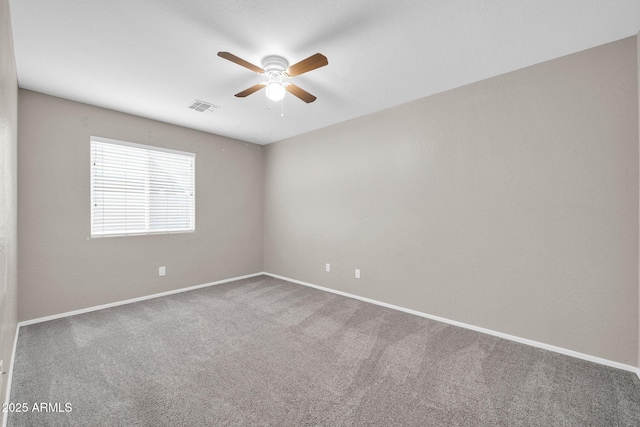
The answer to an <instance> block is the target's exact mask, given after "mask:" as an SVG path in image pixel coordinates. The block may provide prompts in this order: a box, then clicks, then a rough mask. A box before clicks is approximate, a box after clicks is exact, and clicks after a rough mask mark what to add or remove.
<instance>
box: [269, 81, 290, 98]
mask: <svg viewBox="0 0 640 427" xmlns="http://www.w3.org/2000/svg"><path fill="white" fill-rule="evenodd" d="M266 92H267V98H269V99H270V100H272V101H274V102H277V101H281V100H282V99H283V98H284V95H285V93H286V90H285V88H284V86H283V85H282V83H280V82H277V81H272V82H269V84H268V85H267V90H266Z"/></svg>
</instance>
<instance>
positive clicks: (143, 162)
mask: <svg viewBox="0 0 640 427" xmlns="http://www.w3.org/2000/svg"><path fill="white" fill-rule="evenodd" d="M195 157H196V155H195V154H194V153H185V152H182V151H176V150H168V149H164V148H158V147H150V146H147V145H141V144H134V143H130V142H123V141H115V140H112V139H106V138H98V137H91V236H92V237H102V236H123V235H130V234H155V233H180V232H189V231H194V230H195Z"/></svg>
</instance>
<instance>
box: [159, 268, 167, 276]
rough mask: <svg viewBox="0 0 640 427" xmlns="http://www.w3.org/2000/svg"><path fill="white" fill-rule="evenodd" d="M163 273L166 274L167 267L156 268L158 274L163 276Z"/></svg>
mask: <svg viewBox="0 0 640 427" xmlns="http://www.w3.org/2000/svg"><path fill="white" fill-rule="evenodd" d="M165 274H167V268H166V267H160V268H159V269H158V276H164V275H165Z"/></svg>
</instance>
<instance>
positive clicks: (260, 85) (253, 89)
mask: <svg viewBox="0 0 640 427" xmlns="http://www.w3.org/2000/svg"><path fill="white" fill-rule="evenodd" d="M265 86H266V84H265V83H258V84H257V85H253V86H251V87H250V88H249V89H245V90H243V91H242V92H238V93H236V96H237V97H238V98H244V97H245V96H249V95H251V94H252V93H253V92H257V91H259V90H260V89H262V88H263V87H265Z"/></svg>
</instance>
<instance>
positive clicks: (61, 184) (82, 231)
mask: <svg viewBox="0 0 640 427" xmlns="http://www.w3.org/2000/svg"><path fill="white" fill-rule="evenodd" d="M194 114H197V113H194ZM208 120H212V118H211V117H209V118H208ZM213 120H215V118H213ZM18 123H19V131H20V145H19V152H18V166H19V169H18V171H19V172H18V180H19V183H20V185H19V191H18V208H19V214H20V218H19V223H18V236H19V274H20V289H19V309H18V313H19V318H20V320H28V319H33V318H38V317H42V316H47V315H52V314H57V313H62V312H67V311H70V310H76V309H81V308H85V307H91V306H96V305H100V304H106V303H109V302H114V301H121V300H125V299H129V298H134V297H139V296H143V295H149V294H154V293H158V292H163V291H167V290H172V289H177V288H183V287H188V286H193V285H200V284H204V283H208V282H212V281H216V280H221V279H225V278H230V277H236V276H241V275H246V274H251V273H256V272H260V271H262V236H263V231H262V204H263V203H262V151H263V149H262V147H261V146H258V145H254V144H250V143H245V142H239V141H234V140H231V139H228V138H224V137H220V136H214V135H211V134H207V133H203V132H199V131H195V130H190V129H185V128H181V127H177V126H173V125H169V124H166V123H160V122H156V121H153V120H148V119H143V118H140V117H135V116H131V115H128V114H123V113H118V112H115V111H111V110H106V109H102V108H98V107H94V106H89V105H86V104H80V103H77V102H72V101H68V100H64V99H60V98H56V97H52V96H48V95H43V94H40V93H37V92H31V91H27V90H23V89H20V91H19V115H18ZM91 135H95V136H102V137H107V138H113V139H119V140H125V141H131V142H137V143H141V144H150V145H155V146H159V147H166V148H173V149H177V150H183V151H190V152H195V153H196V154H197V157H196V200H197V204H196V231H195V232H194V233H186V234H169V235H166V234H165V235H150V236H131V237H106V238H97V239H91V238H89V237H90V228H89V227H90V211H89V208H90V202H89V167H90V164H89V137H90V136H91ZM160 266H166V267H167V275H166V276H164V277H159V276H158V267H160Z"/></svg>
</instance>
